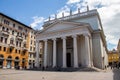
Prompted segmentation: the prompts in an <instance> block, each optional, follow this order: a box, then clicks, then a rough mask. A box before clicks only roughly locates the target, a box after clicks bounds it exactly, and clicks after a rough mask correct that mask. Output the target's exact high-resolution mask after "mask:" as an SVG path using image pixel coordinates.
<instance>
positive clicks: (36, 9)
mask: <svg viewBox="0 0 120 80" xmlns="http://www.w3.org/2000/svg"><path fill="white" fill-rule="evenodd" d="M65 2H66V0H0V12H2V13H4V14H7V15H8V16H10V17H12V18H15V19H17V20H19V21H21V22H23V23H25V24H27V25H30V23H32V21H33V19H32V17H34V16H42V17H48V16H49V15H51V14H53V13H56V10H58V9H60V8H61V7H62V6H64V5H65Z"/></svg>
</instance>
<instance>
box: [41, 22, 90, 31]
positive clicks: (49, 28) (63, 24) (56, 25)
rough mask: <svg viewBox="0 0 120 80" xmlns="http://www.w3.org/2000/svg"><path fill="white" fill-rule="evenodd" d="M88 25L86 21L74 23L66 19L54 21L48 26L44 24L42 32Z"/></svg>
mask: <svg viewBox="0 0 120 80" xmlns="http://www.w3.org/2000/svg"><path fill="white" fill-rule="evenodd" d="M84 25H88V24H87V23H76V22H68V21H55V22H53V23H52V24H50V25H48V26H44V29H43V31H42V32H54V31H61V30H67V29H71V28H74V27H78V26H84Z"/></svg>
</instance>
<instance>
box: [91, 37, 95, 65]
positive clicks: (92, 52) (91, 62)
mask: <svg viewBox="0 0 120 80" xmlns="http://www.w3.org/2000/svg"><path fill="white" fill-rule="evenodd" d="M90 54H91V55H90V57H91V66H92V67H93V66H94V65H93V51H92V37H91V36H90Z"/></svg>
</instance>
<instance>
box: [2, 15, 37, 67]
mask: <svg viewBox="0 0 120 80" xmlns="http://www.w3.org/2000/svg"><path fill="white" fill-rule="evenodd" d="M34 57H35V31H34V30H33V29H32V28H31V27H29V26H27V25H25V24H23V23H21V22H19V21H17V20H15V19H13V18H11V17H9V16H7V15H5V14H3V13H0V68H16V67H20V68H28V67H30V66H31V67H33V66H34V62H35V59H34Z"/></svg>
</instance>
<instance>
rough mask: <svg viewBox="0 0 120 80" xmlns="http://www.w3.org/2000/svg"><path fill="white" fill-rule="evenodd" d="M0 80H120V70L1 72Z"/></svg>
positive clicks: (7, 70)
mask: <svg viewBox="0 0 120 80" xmlns="http://www.w3.org/2000/svg"><path fill="white" fill-rule="evenodd" d="M0 80H120V70H117V69H114V70H113V71H112V70H108V71H104V72H48V71H26V70H9V69H6V70H0Z"/></svg>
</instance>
